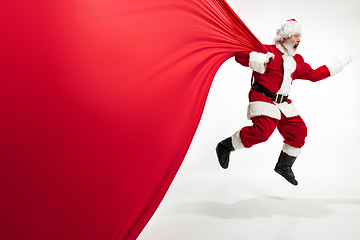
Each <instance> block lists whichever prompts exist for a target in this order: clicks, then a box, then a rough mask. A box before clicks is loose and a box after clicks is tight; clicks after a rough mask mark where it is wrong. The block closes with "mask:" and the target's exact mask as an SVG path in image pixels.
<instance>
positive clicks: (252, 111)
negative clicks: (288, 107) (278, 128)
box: [247, 101, 281, 120]
mask: <svg viewBox="0 0 360 240" xmlns="http://www.w3.org/2000/svg"><path fill="white" fill-rule="evenodd" d="M258 116H268V117H271V118H275V119H278V120H280V119H281V113H280V110H279V109H278V108H277V107H276V105H275V104H271V103H268V102H260V101H255V102H250V103H249V106H248V112H247V118H248V119H249V120H250V119H251V118H253V117H258Z"/></svg>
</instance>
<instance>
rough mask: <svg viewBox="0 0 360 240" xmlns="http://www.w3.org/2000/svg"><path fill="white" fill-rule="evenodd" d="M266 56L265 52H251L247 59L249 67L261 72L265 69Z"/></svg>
mask: <svg viewBox="0 0 360 240" xmlns="http://www.w3.org/2000/svg"><path fill="white" fill-rule="evenodd" d="M267 60H268V57H267V55H266V54H263V53H258V52H251V53H250V59H249V68H250V69H251V70H254V71H255V72H258V73H261V74H263V73H264V72H265V70H266V61H267Z"/></svg>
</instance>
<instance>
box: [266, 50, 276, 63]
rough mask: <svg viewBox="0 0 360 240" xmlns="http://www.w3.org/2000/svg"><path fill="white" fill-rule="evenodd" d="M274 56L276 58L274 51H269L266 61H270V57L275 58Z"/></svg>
mask: <svg viewBox="0 0 360 240" xmlns="http://www.w3.org/2000/svg"><path fill="white" fill-rule="evenodd" d="M274 58H275V55H274V54H273V53H271V52H267V53H266V60H265V63H268V62H269V61H270V59H274Z"/></svg>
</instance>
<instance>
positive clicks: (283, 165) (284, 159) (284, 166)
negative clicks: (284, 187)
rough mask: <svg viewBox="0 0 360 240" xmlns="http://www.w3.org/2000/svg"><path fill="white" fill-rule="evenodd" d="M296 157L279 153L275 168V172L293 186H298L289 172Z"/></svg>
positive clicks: (291, 172)
mask: <svg viewBox="0 0 360 240" xmlns="http://www.w3.org/2000/svg"><path fill="white" fill-rule="evenodd" d="M295 159H296V157H292V156H290V155H288V154H286V153H285V152H283V151H281V154H280V156H279V160H278V162H277V164H276V166H275V169H274V170H275V172H277V173H278V174H280V175H281V176H283V177H284V178H285V179H286V180H288V181H289V182H290V183H291V184H293V185H298V182H297V181H296V180H295V175H294V173H293V171H292V170H291V167H292V165H293V164H294V162H295Z"/></svg>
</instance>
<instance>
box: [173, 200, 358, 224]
mask: <svg viewBox="0 0 360 240" xmlns="http://www.w3.org/2000/svg"><path fill="white" fill-rule="evenodd" d="M334 204H335V205H337V204H341V205H357V207H360V200H356V199H354V200H350V199H349V200H347V199H296V198H280V197H263V198H251V199H244V200H241V201H238V202H235V203H232V204H227V203H216V202H189V203H186V204H185V203H183V204H180V205H177V206H176V208H177V209H176V210H175V211H176V212H177V213H179V214H195V215H206V216H212V217H216V218H221V219H249V218H255V217H260V218H267V217H271V216H273V215H282V216H289V217H297V218H318V217H321V216H324V215H327V214H329V213H331V212H332V210H331V207H330V205H334Z"/></svg>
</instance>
